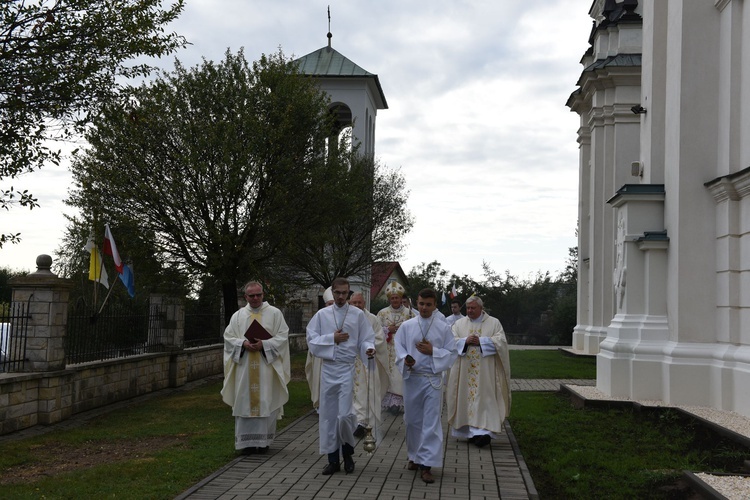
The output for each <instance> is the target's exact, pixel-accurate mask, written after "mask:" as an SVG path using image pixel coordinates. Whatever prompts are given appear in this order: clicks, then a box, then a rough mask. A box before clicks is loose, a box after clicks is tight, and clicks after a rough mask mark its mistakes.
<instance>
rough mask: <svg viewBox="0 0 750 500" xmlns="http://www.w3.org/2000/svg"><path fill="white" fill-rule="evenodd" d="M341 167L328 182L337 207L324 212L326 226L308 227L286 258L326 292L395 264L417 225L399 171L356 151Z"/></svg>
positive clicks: (346, 157) (309, 281) (295, 268)
mask: <svg viewBox="0 0 750 500" xmlns="http://www.w3.org/2000/svg"><path fill="white" fill-rule="evenodd" d="M345 149H346V148H339V150H345ZM336 164H337V165H338V166H339V173H338V175H336V176H335V177H332V178H330V179H328V180H327V183H328V184H329V186H328V188H329V189H333V190H334V193H335V199H334V206H333V209H332V210H320V212H321V213H320V214H319V216H320V217H322V219H323V220H322V221H321V223H320V224H319V225H317V226H312V225H308V226H307V229H308V231H307V232H306V233H304V234H300V235H299V236H298V237H297V238H295V239H294V240H293V242H292V245H291V247H290V248H289V249H288V251H287V252H286V254H285V261H286V263H287V264H288V265H289V266H290V267H291V268H292V270H294V271H295V274H297V275H298V273H296V272H297V271H301V272H302V273H304V275H305V276H306V277H307V280H302V284H310V283H311V282H312V283H317V284H319V285H321V286H322V287H324V288H325V287H328V286H330V285H331V283H332V282H333V280H334V279H335V278H336V277H337V276H356V275H362V274H364V273H367V272H369V270H370V268H371V266H372V263H373V262H382V261H390V260H395V259H396V258H398V256H399V255H400V254H401V251H402V249H403V243H402V239H403V237H404V236H405V235H406V234H407V233H408V232H409V230H410V229H411V227H412V225H413V220H412V218H411V216H410V215H409V212H408V211H407V209H406V202H407V199H408V191H407V190H406V187H405V186H406V182H405V181H404V178H403V176H402V175H401V174H400V173H399V172H398V171H395V170H388V169H386V168H385V167H384V166H382V165H381V164H380V163H378V162H377V161H374V160H373V159H372V158H369V157H364V156H361V155H360V154H359V152H358V151H357V150H354V151H352V152H351V153H349V154H345V155H344V157H343V158H341V159H339V161H338V162H337V163H336ZM305 281H306V283H305Z"/></svg>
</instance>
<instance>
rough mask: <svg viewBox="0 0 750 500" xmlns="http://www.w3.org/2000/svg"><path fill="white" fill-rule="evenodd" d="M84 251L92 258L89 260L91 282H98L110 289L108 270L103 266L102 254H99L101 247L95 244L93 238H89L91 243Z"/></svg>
mask: <svg viewBox="0 0 750 500" xmlns="http://www.w3.org/2000/svg"><path fill="white" fill-rule="evenodd" d="M83 249H84V250H86V251H87V252H88V253H89V255H90V256H91V257H90V258H89V279H90V280H91V281H98V282H99V283H101V284H102V285H104V286H105V287H106V288H109V277H108V276H107V269H106V268H105V267H104V266H102V254H101V252H99V247H97V246H96V243H94V238H93V236H89V241H88V242H87V243H86V246H85V247H83Z"/></svg>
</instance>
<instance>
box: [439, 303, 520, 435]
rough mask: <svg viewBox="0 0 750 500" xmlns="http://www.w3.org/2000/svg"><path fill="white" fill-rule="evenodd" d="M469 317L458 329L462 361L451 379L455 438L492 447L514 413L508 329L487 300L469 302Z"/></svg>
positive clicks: (450, 419)
mask: <svg viewBox="0 0 750 500" xmlns="http://www.w3.org/2000/svg"><path fill="white" fill-rule="evenodd" d="M466 315H467V316H466V317H465V318H462V319H459V320H458V321H456V323H455V324H454V325H453V335H454V336H455V338H456V347H457V348H458V353H459V358H458V361H457V362H456V364H455V365H453V368H452V369H451V372H450V376H449V378H448V388H447V392H446V400H447V406H448V424H449V425H450V426H451V435H452V436H453V437H457V438H463V439H467V440H468V441H469V442H471V443H474V444H475V445H477V446H479V447H480V448H481V447H482V446H487V445H488V444H490V441H491V440H492V439H496V438H497V437H498V434H500V433H502V432H503V421H504V420H505V417H506V416H508V414H510V399H511V397H510V356H509V354H508V341H507V340H506V338H505V332H504V331H503V325H501V324H500V321H498V320H497V319H496V318H493V317H492V316H489V315H488V314H487V313H486V312H484V306H483V304H482V299H480V298H479V297H477V296H471V297H469V298H468V299H467V300H466Z"/></svg>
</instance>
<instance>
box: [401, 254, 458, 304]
mask: <svg viewBox="0 0 750 500" xmlns="http://www.w3.org/2000/svg"><path fill="white" fill-rule="evenodd" d="M406 277H407V278H408V279H409V285H408V287H407V288H406V294H407V295H408V296H409V297H412V298H416V296H417V294H418V293H419V291H420V290H422V289H424V288H432V289H433V290H435V291H436V292H438V293H441V292H442V291H443V290H446V287H450V285H449V284H448V271H446V270H445V269H443V266H442V264H440V262H438V261H436V260H433V261H432V262H430V263H425V262H422V263H420V264H418V265H416V266H414V267H413V268H412V270H411V271H409V273H408V274H407V275H406Z"/></svg>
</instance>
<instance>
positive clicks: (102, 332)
mask: <svg viewBox="0 0 750 500" xmlns="http://www.w3.org/2000/svg"><path fill="white" fill-rule="evenodd" d="M163 309H164V308H162V307H159V306H157V305H150V304H148V303H145V304H143V303H140V304H138V303H131V302H128V303H122V304H118V303H110V304H107V306H106V307H105V308H104V309H103V310H101V311H98V310H96V309H95V308H92V307H89V306H87V305H85V304H83V303H82V302H78V303H77V304H75V305H73V306H71V308H70V310H69V312H68V330H67V335H66V336H65V355H66V358H67V362H68V363H70V364H75V363H84V362H87V361H98V360H105V359H114V358H120V357H124V356H132V355H136V354H145V353H148V352H161V351H163V350H164V339H163V338H162V332H163V329H164V323H165V316H166V313H165V311H164V310H163Z"/></svg>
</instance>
